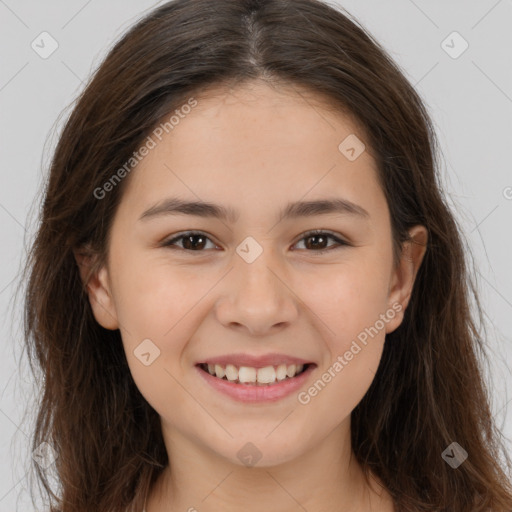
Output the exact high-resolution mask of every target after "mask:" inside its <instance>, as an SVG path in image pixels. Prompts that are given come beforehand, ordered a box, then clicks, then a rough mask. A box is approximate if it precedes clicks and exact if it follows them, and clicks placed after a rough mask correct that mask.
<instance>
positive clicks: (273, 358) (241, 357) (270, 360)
mask: <svg viewBox="0 0 512 512" xmlns="http://www.w3.org/2000/svg"><path fill="white" fill-rule="evenodd" d="M197 364H218V365H221V366H226V365H228V364H232V365H233V366H237V367H241V366H249V367H251V368H264V367H265V366H279V365H280V364H286V365H287V366H289V365H292V364H296V365H299V364H312V363H311V361H306V360H305V359H301V358H300V357H292V356H288V355H286V354H263V355H260V356H252V355H249V354H229V355H223V356H218V357H210V358H208V359H205V360H203V361H200V362H199V363H197Z"/></svg>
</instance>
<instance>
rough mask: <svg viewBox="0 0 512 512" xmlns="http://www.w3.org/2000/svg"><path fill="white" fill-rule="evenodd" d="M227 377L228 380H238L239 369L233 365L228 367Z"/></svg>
mask: <svg viewBox="0 0 512 512" xmlns="http://www.w3.org/2000/svg"><path fill="white" fill-rule="evenodd" d="M226 377H227V379H228V380H238V368H237V367H236V366H233V365H232V364H228V365H227V366H226Z"/></svg>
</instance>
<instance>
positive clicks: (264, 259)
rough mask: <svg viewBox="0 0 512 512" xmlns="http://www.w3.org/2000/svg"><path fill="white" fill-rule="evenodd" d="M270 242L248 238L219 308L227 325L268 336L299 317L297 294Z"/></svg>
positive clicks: (220, 318)
mask: <svg viewBox="0 0 512 512" xmlns="http://www.w3.org/2000/svg"><path fill="white" fill-rule="evenodd" d="M267 240H268V243H265V241H263V240H262V241H261V242H259V241H256V240H255V239H254V238H252V237H248V238H247V239H245V240H244V241H243V242H242V243H240V244H239V246H238V247H237V249H236V254H234V261H233V264H234V268H233V270H232V272H230V276H231V277H230V283H231V284H230V286H228V287H227V288H226V290H225V291H226V293H227V295H228V296H227V297H226V296H225V297H224V299H223V301H222V302H221V305H219V307H218V308H217V314H218V319H219V321H221V322H222V323H223V324H224V325H225V326H228V325H229V324H231V325H234V324H236V325H242V326H245V328H247V329H248V330H249V331H250V332H251V333H253V334H254V333H260V334H264V333H265V331H267V330H268V329H271V328H272V327H274V326H276V325H281V324H283V323H287V322H290V321H292V320H293V318H294V316H295V315H296V314H297V310H296V305H295V300H294V298H293V294H292V293H291V291H290V290H289V288H288V287H287V286H286V285H285V284H284V283H283V282H282V281H283V277H282V274H283V271H282V264H281V262H280V261H279V258H278V257H277V256H276V254H275V251H274V250H273V249H272V248H271V242H270V239H267Z"/></svg>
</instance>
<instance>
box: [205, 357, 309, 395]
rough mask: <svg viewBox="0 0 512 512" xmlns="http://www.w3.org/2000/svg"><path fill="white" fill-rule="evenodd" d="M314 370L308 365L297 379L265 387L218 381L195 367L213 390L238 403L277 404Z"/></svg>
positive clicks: (294, 390)
mask: <svg viewBox="0 0 512 512" xmlns="http://www.w3.org/2000/svg"><path fill="white" fill-rule="evenodd" d="M314 368H316V365H314V364H310V365H309V366H308V367H307V368H306V370H304V371H303V372H302V373H301V374H300V375H298V376H297V377H293V378H291V379H285V380H283V381H280V382H277V383H275V384H270V385H266V386H255V385H251V384H236V383H234V382H229V381H227V380H224V379H219V378H218V377H214V376H213V375H210V374H209V373H208V372H205V371H204V370H202V369H201V368H199V366H196V369H197V371H198V372H199V374H200V375H201V377H202V378H203V379H204V380H205V381H206V382H207V383H208V384H209V385H210V386H212V387H213V388H214V389H216V390H217V391H220V392H221V393H224V394H225V395H227V396H229V397H231V398H233V399H234V400H237V401H239V402H251V403H257V402H277V401H278V400H281V399H282V398H285V397H286V396H289V395H291V394H292V393H294V392H296V391H298V390H299V389H300V387H301V386H302V385H303V384H304V383H305V382H306V380H307V379H308V377H309V375H310V373H311V372H312V371H313V370H314Z"/></svg>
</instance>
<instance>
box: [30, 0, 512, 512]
mask: <svg viewBox="0 0 512 512" xmlns="http://www.w3.org/2000/svg"><path fill="white" fill-rule="evenodd" d="M249 80H265V81H267V82H268V83H276V84H278V83H288V84H292V85H297V86H300V87H304V88H307V89H308V90H311V91H313V92H314V93H316V94H319V95H322V96H323V97H325V98H326V99H328V101H329V103H330V104H331V105H332V107H333V109H334V110H339V111H340V112H343V113H348V114H349V115H351V116H352V117H353V118H354V119H356V120H357V122H358V123H359V125H360V126H361V127H362V129H363V130H364V132H365V134H366V137H367V140H368V141H369V143H370V144H369V145H370V147H371V151H372V154H373V155H374V157H375V159H376V161H377V162H378V165H379V180H380V183H381V186H382V188H383V190H384V192H385V195H386V198H387V201H388V205H389V209H390V215H391V219H392V229H393V237H394V247H395V251H396V255H398V251H399V248H400V247H401V244H402V242H403V241H404V240H405V239H406V236H407V229H408V228H409V227H411V226H414V225H416V224H423V225H425V226H426V227H427V228H428V232H429V243H428V248H427V252H426V255H425V259H424V262H423V264H422V266H421V268H420V271H419V274H418V276H417V281H416V283H415V286H414V290H413V295H412V297H411V301H410V303H409V306H408V308H407V310H406V314H405V318H404V321H403V323H402V324H401V325H400V327H399V328H398V329H397V330H395V331H394V332H392V333H391V334H390V335H388V338H387V340H386V344H385V349H384V353H383V356H382V360H381V364H380V367H379V370H378V372H377V374H376V376H375V380H374V382H373V383H372V385H371V387H370V389H369V390H368V392H367V394H366V395H365V396H364V398H363V400H362V401H361V402H360V403H359V405H358V406H357V407H356V409H355V410H354V411H353V413H352V443H353V450H354V453H355V455H356V457H357V459H358V461H359V462H360V464H361V465H362V467H363V468H364V469H365V471H369V470H371V471H373V472H375V474H376V475H378V476H379V478H380V479H381V480H382V482H383V483H384V484H385V485H386V487H387V489H388V490H389V492H390V494H391V495H392V497H393V499H394V501H395V506H396V510H397V511H402V512H405V511H407V512H413V511H418V512H419V511H422V512H426V511H432V512H434V511H435V512H441V511H446V512H484V511H485V512H490V511H492V512H510V511H511V510H512V489H511V484H510V480H509V478H510V476H509V475H510V471H509V474H507V473H506V471H505V469H504V466H507V468H508V470H510V459H509V458H508V455H507V454H506V451H505V449H504V444H503V440H502V434H501V433H500V431H499V430H498V428H497V426H496V424H495V422H494V420H493V417H492V414H491V410H490V405H489V404H490V400H489V396H488V391H487V388H486V384H485V381H484V377H483V368H482V365H483V361H484V357H485V348H486V346H485V340H484V336H483V335H482V333H481V332H480V327H479V324H478V323H477V320H480V322H481V319H482V313H481V307H480V305H479V302H478V298H477V296H476V291H475V286H474V285H473V284H472V277H473V276H472V274H471V273H470V271H469V266H468V263H467V256H466V252H465V246H464V240H463V239H462V236H461V234H460V229H459V227H458V226H457V224H456V221H455V219H454V216H453V214H452V213H451V211H450V210H449V208H448V206H447V202H446V200H445V198H444V197H443V194H442V191H441V186H440V180H439V175H438V161H437V159H438V143H437V142H436V136H435V133H434V129H433V126H432V122H431V120H430V119H429V115H428V113H427V111H426V108H425V106H424V104H423V103H422V100H421V99H420V97H419V95H418V94H417V93H416V92H415V90H414V89H413V87H412V86H411V85H410V84H409V82H408V81H407V80H406V78H405V77H404V75H403V74H402V72H401V71H400V69H399V67H398V66H397V65H396V64H395V63H394V62H393V61H392V59H391V58H390V57H389V56H388V54H387V53H386V52H385V51H384V49H383V48H382V47H381V46H380V45H379V44H378V43H377V42H376V41H375V40H374V39H373V38H372V36H371V35H369V34H368V33H367V32H366V31H365V30H364V29H363V28H362V27H361V26H360V25H359V24H358V23H357V22H356V21H355V20H353V19H350V16H349V15H348V14H344V13H342V10H341V9H336V8H334V7H331V6H329V5H328V4H326V3H323V2H320V1H317V0H294V1H287V0H239V1H236V2H233V1H229V0H215V1H214V2H213V1H211V0H176V1H170V2H167V3H165V4H163V5H162V6H160V7H158V8H157V9H155V10H153V11H152V12H150V13H149V14H148V15H146V17H144V18H143V19H142V20H141V21H140V22H138V23H137V24H136V25H135V26H133V27H132V28H131V29H129V30H128V31H127V32H126V34H125V35H124V36H123V37H122V38H121V39H120V40H119V41H118V42H117V43H116V44H115V45H114V47H113V48H112V49H111V51H110V52H109V54H108V55H107V57H106V59H105V60H104V61H103V63H102V64H101V65H100V66H99V68H98V69H97V70H96V71H95V73H94V75H93V76H92V78H91V80H90V82H89V83H88V84H87V86H86V88H85V89H84V91H83V92H82V93H81V95H80V97H79V98H78V99H77V101H76V104H75V105H74V108H73V110H72V112H71V114H70V115H69V117H68V119H67V121H66V124H65V126H64V128H63V130H62V133H61V135H60V139H59V141H58V144H57V146H56V149H55V153H54V155H53V158H52V161H51V165H50V170H49V179H48V182H47V184H46V188H45V192H44V201H43V206H42V209H41V214H40V219H39V221H40V224H39V227H38V232H37V234H36V238H35V240H34V242H33V245H32V247H31V251H30V253H29V258H28V260H27V265H26V270H25V277H26V281H27V288H26V292H25V310H24V321H25V339H26V346H27V349H28V355H29V358H30V364H31V368H32V371H33V372H34V375H35V376H36V378H37V381H38V383H39V384H40V387H41V391H42V392H41V400H40V402H39V404H38V411H37V419H36V426H35V431H34V434H33V439H32V445H33V449H35V448H36V447H37V446H39V445H40V444H41V443H42V442H47V443H49V444H50V445H51V446H52V447H53V449H54V450H55V452H56V454H57V458H56V460H55V463H54V470H55V472H56V476H57V479H58V482H59V490H58V492H57V491H55V490H54V489H52V488H51V485H50V483H49V475H48V474H47V473H46V472H45V471H44V470H43V469H42V468H41V467H39V466H38V465H37V464H34V471H35V472H36V474H37V478H38V481H39V482H40V483H41V484H42V486H43V488H44V491H45V492H46V493H47V496H48V498H49V499H50V503H51V511H52V512H57V511H58V512H91V511H95V512H126V511H133V512H140V510H142V508H143V505H144V499H145V497H146V495H147V492H148V490H149V489H150V487H151V486H152V485H153V483H154V482H155V481H156V479H157V477H158V475H159V474H160V473H161V472H162V471H163V469H164V468H165V466H166V464H167V463H168V460H167V454H166V450H165V446H164V442H163V438H162V434H161V430H160V422H159V417H158V414H157V413H156V412H155V411H154V410H153V409H152V408H151V407H150V405H149V404H148V403H147V402H146V400H145V399H144V397H143V396H142V395H141V394H140V392H139V391H138V389H137V387H136V385H135V383H134V382H133V379H132V377H131V375H130V371H129V368H128V364H127V361H126V358H125V354H124V352H123V346H122V342H121V338H120V334H119V332H118V331H110V330H106V329H104V328H102V327H101V326H100V325H99V324H98V323H97V322H96V321H95V319H94V317H93V315H92V312H91V307H90V304H89V302H88V298H87V294H86V292H85V290H84V286H83V283H82V281H81V279H80V275H79V272H78V267H77V265H76V261H75V258H74V252H75V251H83V253H84V254H85V255H87V254H97V255H99V258H100V260H101V259H104V258H106V248H107V242H108V234H109V229H110V226H111V223H112V218H113V215H114V213H115V211H116V207H117V206H118V204H119V201H120V198H121V194H122V191H123V184H124V183H120V184H119V185H118V186H116V187H114V188H113V190H112V191H111V192H109V194H107V195H106V196H105V197H104V198H102V199H98V198H97V197H96V196H97V194H96V195H95V190H96V189H98V187H102V186H103V184H104V183H106V182H107V181H108V179H109V178H110V177H111V176H112V172H113V170H115V169H118V168H120V167H121V166H122V165H123V163H124V162H126V161H127V160H128V159H129V158H130V157H131V155H132V154H133V152H134V151H135V150H136V149H137V148H138V147H139V146H140V145H141V143H142V142H143V141H144V140H145V138H146V137H147V136H148V134H150V133H151V131H152V130H153V129H154V127H155V126H157V125H158V123H159V121H160V120H161V119H162V117H163V116H165V115H167V114H169V113H170V112H172V111H173V110H174V109H176V108H177V107H179V105H180V104H182V103H183V101H186V99H187V98H190V97H191V96H194V95H195V94H196V92H199V91H201V90H203V89H205V88H206V87H209V86H211V85H215V84H229V85H236V84H239V83H242V82H246V81H249ZM472 299H476V300H475V303H476V305H477V307H476V308H475V310H474V311H472V310H471V303H472ZM475 311H476V313H475ZM476 315H479V318H477V316H476ZM453 442H457V443H458V444H459V445H460V446H462V447H463V448H464V450H465V451H466V452H467V453H468V454H469V456H468V459H467V460H466V461H465V462H464V463H463V464H462V465H460V466H459V467H458V468H457V469H453V468H452V467H450V465H449V464H447V463H446V462H445V461H444V460H443V458H442V456H441V454H442V453H443V452H444V451H445V449H446V448H447V447H448V446H449V445H451V444H452V443H453Z"/></svg>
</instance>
